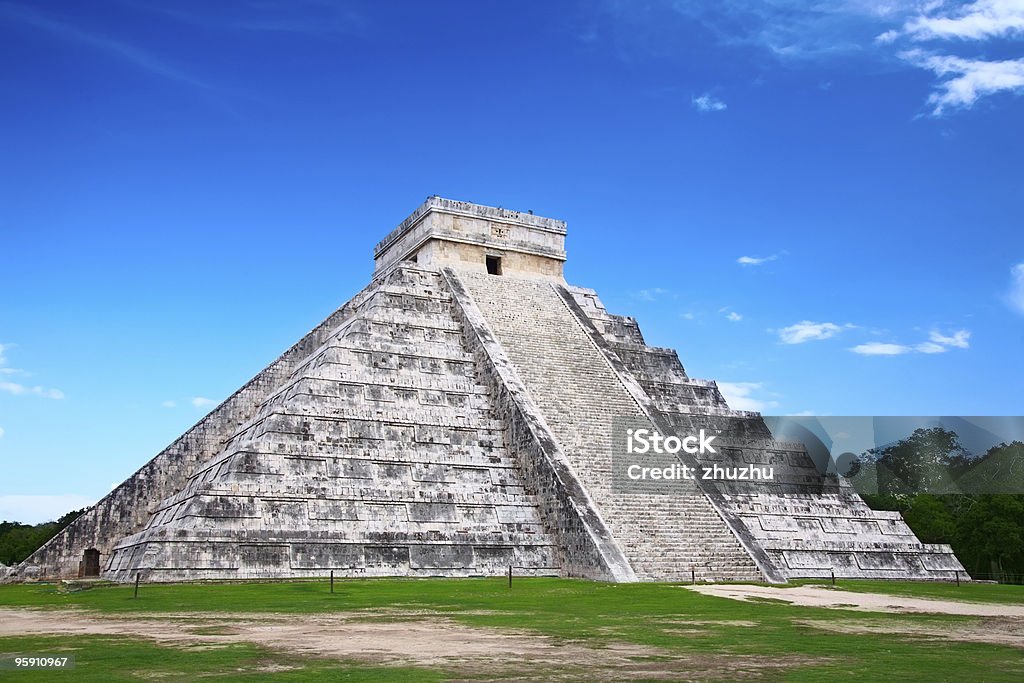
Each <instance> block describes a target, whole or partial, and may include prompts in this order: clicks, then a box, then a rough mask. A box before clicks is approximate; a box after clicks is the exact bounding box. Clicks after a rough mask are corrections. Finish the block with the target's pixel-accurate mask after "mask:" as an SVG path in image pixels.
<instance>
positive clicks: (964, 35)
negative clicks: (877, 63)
mask: <svg viewBox="0 0 1024 683" xmlns="http://www.w3.org/2000/svg"><path fill="white" fill-rule="evenodd" d="M944 4H945V3H942V2H932V3H928V7H930V11H929V9H926V10H925V11H924V12H922V13H921V14H918V15H917V16H914V17H912V18H910V19H908V20H907V21H906V22H905V23H904V24H903V27H902V28H900V29H893V30H890V31H886V32H885V33H883V34H881V35H880V36H878V39H879V41H881V42H891V41H893V40H895V39H897V38H899V37H900V36H907V37H908V38H910V39H911V40H916V41H924V40H936V39H946V40H949V39H959V40H984V39H986V38H999V37H1003V36H1012V35H1016V34H1020V33H1024V2H1021V1H1020V0H977V1H976V2H972V3H970V4H967V5H962V6H959V7H954V8H950V13H949V14H942V13H941V12H937V11H936V10H940V8H942V7H943V5H944Z"/></svg>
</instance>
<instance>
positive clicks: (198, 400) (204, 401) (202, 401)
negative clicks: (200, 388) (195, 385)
mask: <svg viewBox="0 0 1024 683" xmlns="http://www.w3.org/2000/svg"><path fill="white" fill-rule="evenodd" d="M215 403H217V402H216V401H214V400H213V399H212V398H205V397H203V396H196V397H195V398H193V399H192V405H193V407H196V408H205V407H206V406H212V405H214V404H215Z"/></svg>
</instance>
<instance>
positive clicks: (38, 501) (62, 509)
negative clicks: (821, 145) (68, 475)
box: [0, 493, 96, 524]
mask: <svg viewBox="0 0 1024 683" xmlns="http://www.w3.org/2000/svg"><path fill="white" fill-rule="evenodd" d="M95 502H96V499H94V498H90V497H89V496H84V495H81V494H78V493H64V494H58V495H38V496H23V495H12V496H0V521H3V520H7V521H9V522H22V523H24V524H39V523H40V522H50V521H53V520H56V519H57V518H58V517H60V516H61V515H64V514H65V513H68V512H71V511H72V510H79V509H81V508H84V507H88V506H90V505H92V504H93V503H95Z"/></svg>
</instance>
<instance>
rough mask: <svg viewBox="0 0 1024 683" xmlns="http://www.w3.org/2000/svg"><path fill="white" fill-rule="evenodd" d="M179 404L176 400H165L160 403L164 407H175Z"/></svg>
mask: <svg viewBox="0 0 1024 683" xmlns="http://www.w3.org/2000/svg"><path fill="white" fill-rule="evenodd" d="M177 405H178V404H177V403H176V402H175V401H164V402H163V403H161V404H160V406H161V407H162V408H174V407H175V406H177Z"/></svg>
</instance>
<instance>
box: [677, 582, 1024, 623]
mask: <svg viewBox="0 0 1024 683" xmlns="http://www.w3.org/2000/svg"><path fill="white" fill-rule="evenodd" d="M685 588H687V589H689V590H693V591H696V592H698V593H703V594H704V595H715V596H718V597H722V598H732V599H733V600H745V601H748V602H749V601H756V600H778V601H783V602H788V603H791V604H794V605H799V606H802V607H832V608H838V609H851V610H857V611H861V612H897V613H899V612H902V613H905V614H906V613H914V612H917V613H925V614H954V615H959V616H974V617H1019V618H1022V619H1024V605H998V604H994V603H981V602H959V601H957V600H935V599H932V598H913V597H908V596H902V595H885V594H882V593H854V592H852V591H844V590H836V589H832V588H825V587H822V586H797V587H795V588H773V587H771V586H745V585H738V584H736V585H734V584H710V585H706V586H700V585H697V586H686V587H685Z"/></svg>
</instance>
